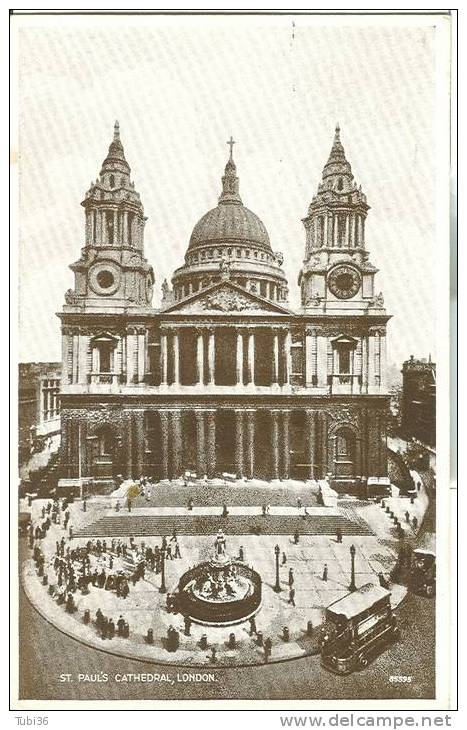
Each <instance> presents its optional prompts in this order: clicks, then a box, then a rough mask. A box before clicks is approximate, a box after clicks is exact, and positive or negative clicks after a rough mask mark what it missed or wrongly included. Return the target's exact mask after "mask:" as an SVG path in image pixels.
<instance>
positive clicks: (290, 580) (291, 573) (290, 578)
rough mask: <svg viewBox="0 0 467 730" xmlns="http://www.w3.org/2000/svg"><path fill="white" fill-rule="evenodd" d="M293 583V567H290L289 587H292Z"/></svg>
mask: <svg viewBox="0 0 467 730" xmlns="http://www.w3.org/2000/svg"><path fill="white" fill-rule="evenodd" d="M293 584H294V575H293V568H290V570H289V588H292V586H293Z"/></svg>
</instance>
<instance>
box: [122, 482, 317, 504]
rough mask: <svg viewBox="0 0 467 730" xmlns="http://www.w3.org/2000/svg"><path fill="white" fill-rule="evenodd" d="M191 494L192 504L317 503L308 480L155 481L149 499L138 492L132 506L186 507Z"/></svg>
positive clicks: (315, 493)
mask: <svg viewBox="0 0 467 730" xmlns="http://www.w3.org/2000/svg"><path fill="white" fill-rule="evenodd" d="M190 498H192V499H193V503H194V505H195V506H201V505H202V506H205V507H222V505H223V504H225V505H227V507H234V506H235V505H238V504H241V505H242V506H244V507H258V506H259V505H262V504H264V505H267V504H269V505H270V506H271V507H276V506H288V507H296V506H297V499H300V500H301V502H302V505H303V507H314V506H316V505H317V504H318V500H317V485H316V488H314V489H312V488H311V485H310V483H308V484H306V485H305V484H304V485H303V487H300V488H297V487H295V488H294V489H290V487H287V486H285V485H284V486H274V487H269V488H268V487H256V486H251V485H248V484H245V483H243V482H236V483H235V482H234V483H232V484H227V485H217V484H216V485H215V486H213V485H210V484H207V485H205V484H202V483H201V484H193V485H190V486H186V487H185V486H182V485H178V484H173V483H172V484H169V485H165V484H156V485H154V486H153V487H152V488H151V499H150V500H146V499H145V498H144V497H142V496H140V497H137V498H135V499H133V500H132V505H133V507H186V506H187V503H188V500H189V499H190Z"/></svg>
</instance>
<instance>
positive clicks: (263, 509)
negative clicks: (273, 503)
mask: <svg viewBox="0 0 467 730" xmlns="http://www.w3.org/2000/svg"><path fill="white" fill-rule="evenodd" d="M261 512H262V515H263V517H266V505H265V504H263V505H262V506H261Z"/></svg>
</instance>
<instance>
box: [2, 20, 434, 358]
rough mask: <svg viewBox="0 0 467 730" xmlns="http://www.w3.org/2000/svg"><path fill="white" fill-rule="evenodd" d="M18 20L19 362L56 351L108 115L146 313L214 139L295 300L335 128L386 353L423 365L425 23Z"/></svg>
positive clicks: (427, 251) (213, 175)
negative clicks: (142, 260) (385, 317)
mask: <svg viewBox="0 0 467 730" xmlns="http://www.w3.org/2000/svg"><path fill="white" fill-rule="evenodd" d="M17 22H18V25H19V26H20V27H19V46H18V72H19V76H18V96H17V99H18V115H19V155H18V159H19V173H20V174H19V180H20V184H19V359H20V361H42V360H59V359H60V352H61V348H60V326H59V325H60V323H59V320H58V318H57V317H56V316H55V313H56V312H58V311H59V310H60V308H61V307H62V305H63V303H64V293H65V291H66V290H67V289H69V288H70V287H72V286H73V274H72V272H71V271H70V269H69V268H68V266H69V264H71V263H72V262H73V261H76V260H77V259H78V258H79V255H80V249H81V247H82V246H83V245H84V209H83V208H82V207H81V206H80V202H81V201H82V200H83V198H84V194H85V191H86V190H87V189H88V187H89V185H90V183H91V181H92V180H93V179H95V178H96V177H97V175H98V173H99V170H100V166H101V163H102V161H103V159H104V158H105V156H106V153H107V149H108V145H109V144H110V141H111V139H112V132H113V125H114V121H115V120H116V119H118V120H119V122H120V130H121V139H122V142H123V145H124V148H125V154H126V158H127V160H128V162H129V164H130V166H131V169H132V179H133V180H134V182H135V187H136V190H138V191H139V193H140V194H141V199H142V202H143V205H144V208H145V214H146V215H147V216H148V221H147V224H146V233H145V251H146V257H147V259H148V260H149V262H150V263H151V264H152V265H153V267H154V270H155V275H156V287H155V297H154V301H153V304H154V306H158V304H159V301H160V285H161V283H162V281H163V279H164V278H165V277H166V278H167V279H168V280H169V281H170V278H171V275H172V272H173V271H174V269H176V268H177V267H178V266H180V265H181V264H182V262H183V256H184V253H185V251H186V248H187V246H188V242H189V238H190V234H191V231H192V229H193V227H194V225H195V224H196V222H197V221H198V220H199V218H200V217H201V216H202V215H203V214H204V213H205V212H206V211H207V210H209V209H210V208H213V207H215V205H216V204H217V198H218V196H219V193H220V191H221V176H222V174H223V170H224V166H225V163H226V160H227V157H228V147H227V145H226V140H228V139H229V137H230V135H231V134H232V135H233V137H234V139H235V140H236V142H237V144H236V145H235V147H234V158H235V162H236V164H237V171H238V175H239V178H240V193H241V196H242V199H243V203H244V205H246V206H247V207H248V208H250V209H251V210H253V211H254V212H255V213H256V214H257V215H258V216H259V217H260V218H261V219H262V221H263V222H264V224H265V225H266V228H267V230H268V233H269V237H270V240H271V245H272V248H273V250H274V251H282V252H283V254H284V269H285V272H286V274H287V276H288V279H289V290H290V299H289V302H290V305H291V307H293V306H298V305H299V301H300V297H299V288H298V285H297V277H298V272H299V270H300V267H301V263H302V259H303V256H304V248H305V231H304V229H303V224H302V222H301V219H302V218H303V217H304V216H305V215H306V212H307V208H308V205H309V203H310V201H311V198H312V196H313V195H314V194H315V192H316V189H317V185H318V183H319V182H320V180H321V173H322V169H323V166H324V164H325V162H326V160H327V157H328V155H329V151H330V148H331V145H332V139H333V135H334V128H335V125H336V122H339V124H340V127H341V139H342V142H343V145H344V148H345V151H346V155H347V159H348V160H349V162H350V163H351V165H352V170H353V173H354V175H355V178H356V181H357V184H359V185H361V186H362V189H363V191H364V192H365V193H366V195H367V199H368V203H369V205H370V206H371V210H370V212H369V214H368V218H367V224H366V244H367V248H368V249H369V251H370V260H371V261H372V263H374V264H375V266H377V267H378V269H379V273H378V274H377V278H376V290H377V291H382V292H383V294H384V298H385V306H386V309H387V311H388V313H389V314H391V315H392V316H393V318H392V319H391V321H390V323H389V329H388V361H389V363H390V364H392V366H393V367H395V368H400V365H401V363H402V361H403V360H405V359H407V358H408V357H409V356H410V355H411V354H413V355H415V356H416V357H427V356H428V354H429V353H431V355H432V357H433V358H436V335H435V322H436V305H435V296H434V288H435V272H436V270H435V267H436V264H437V256H438V255H439V235H438V236H437V215H438V212H439V211H438V210H437V195H436V190H437V187H436V176H437V174H439V167H437V159H438V153H439V145H440V144H442V140H441V141H440V136H439V133H437V132H439V129H438V127H437V111H439V110H438V108H437V107H438V106H439V96H438V97H437V96H436V94H435V91H436V79H437V71H438V70H439V63H440V59H439V58H438V56H437V55H436V52H435V50H436V48H437V46H436V43H435V41H436V39H435V34H436V32H438V31H437V30H436V28H435V27H432V26H430V25H427V24H426V21H425V24H422V19H419V21H417V22H418V23H419V24H418V26H417V25H416V24H414V23H413V22H412V23H410V22H409V20H407V21H403V20H402V19H401V18H400V17H397V18H394V19H393V20H391V19H389V21H388V22H386V23H385V24H384V25H381V24H380V23H379V19H371V18H363V19H359V18H355V17H354V18H352V19H350V18H348V19H345V20H342V19H339V20H338V19H336V18H335V17H334V18H326V17H320V18H316V17H315V18H307V17H306V16H283V17H278V16H277V17H276V16H274V17H264V16H262V17H253V16H249V17H248V18H241V17H232V16H228V17H212V16H210V17H202V18H193V17H178V18H170V17H161V16H152V17H151V16H140V17H136V16H130V17H123V18H122V17H114V18H111V17H107V18H105V19H103V20H99V19H98V18H96V17H86V18H84V17H81V18H77V19H76V18H75V19H71V18H64V17H61V16H58V17H57V16H55V17H53V18H49V19H47V18H43V19H38V18H36V17H34V16H33V17H28V18H24V19H20V20H19V21H18V20H17ZM443 101H444V99H443V98H441V102H442V103H443ZM445 103H446V104H448V99H447V96H446V100H445Z"/></svg>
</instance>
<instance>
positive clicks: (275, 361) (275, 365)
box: [272, 332, 279, 385]
mask: <svg viewBox="0 0 467 730" xmlns="http://www.w3.org/2000/svg"><path fill="white" fill-rule="evenodd" d="M272 337H273V341H272V342H273V347H272V384H273V385H277V383H278V382H279V333H278V332H273V335H272Z"/></svg>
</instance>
